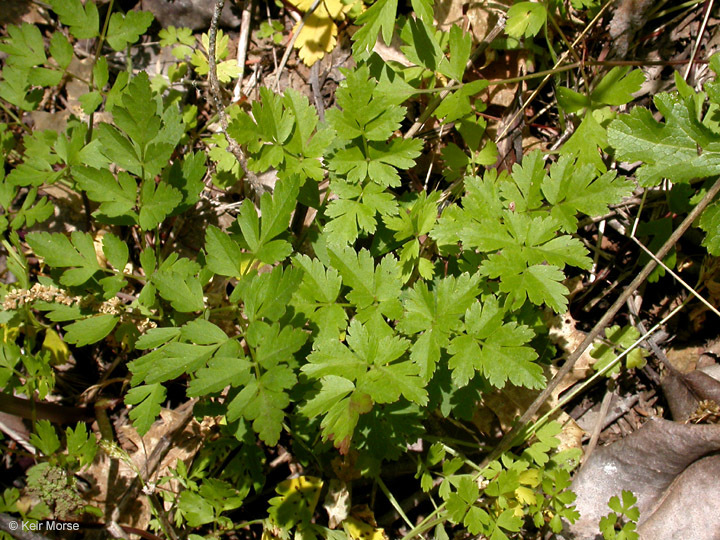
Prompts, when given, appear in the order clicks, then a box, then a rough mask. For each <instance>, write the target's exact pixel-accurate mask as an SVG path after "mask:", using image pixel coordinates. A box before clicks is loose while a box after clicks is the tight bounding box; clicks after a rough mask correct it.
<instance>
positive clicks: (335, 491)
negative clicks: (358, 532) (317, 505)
mask: <svg viewBox="0 0 720 540" xmlns="http://www.w3.org/2000/svg"><path fill="white" fill-rule="evenodd" d="M323 507H324V508H325V510H326V511H327V513H328V527H330V528H331V529H335V528H336V527H337V526H338V525H340V524H341V523H342V522H343V521H345V519H346V518H347V517H348V516H349V515H350V490H349V489H348V486H347V484H346V483H345V482H343V481H342V480H337V479H334V478H333V479H332V480H330V485H329V486H328V492H327V495H326V496H325V501H323Z"/></svg>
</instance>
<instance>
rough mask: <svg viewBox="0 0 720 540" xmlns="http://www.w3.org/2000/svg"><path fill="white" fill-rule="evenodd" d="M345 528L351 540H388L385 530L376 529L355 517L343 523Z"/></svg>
mask: <svg viewBox="0 0 720 540" xmlns="http://www.w3.org/2000/svg"><path fill="white" fill-rule="evenodd" d="M343 528H344V529H345V532H346V533H348V536H350V538H351V540H388V537H387V535H386V534H385V530H384V529H376V528H375V527H373V526H372V525H368V524H367V523H365V522H364V521H360V520H359V519H355V518H353V517H349V518H347V519H346V520H345V521H343Z"/></svg>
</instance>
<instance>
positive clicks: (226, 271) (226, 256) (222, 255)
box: [205, 225, 250, 277]
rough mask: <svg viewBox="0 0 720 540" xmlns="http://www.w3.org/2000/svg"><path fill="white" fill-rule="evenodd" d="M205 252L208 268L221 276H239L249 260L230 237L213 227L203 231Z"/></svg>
mask: <svg viewBox="0 0 720 540" xmlns="http://www.w3.org/2000/svg"><path fill="white" fill-rule="evenodd" d="M205 251H206V252H207V265H208V268H210V270H212V271H213V272H214V273H216V274H219V275H221V276H231V277H233V276H241V275H242V274H243V271H244V269H245V266H246V265H247V263H248V262H249V259H250V256H249V255H248V254H244V253H243V251H242V250H241V249H240V246H239V245H238V243H237V242H236V241H235V240H233V239H232V238H231V237H230V235H228V234H226V233H224V232H223V231H221V230H220V229H218V228H217V227H215V226H214V225H210V226H208V228H207V229H206V230H205Z"/></svg>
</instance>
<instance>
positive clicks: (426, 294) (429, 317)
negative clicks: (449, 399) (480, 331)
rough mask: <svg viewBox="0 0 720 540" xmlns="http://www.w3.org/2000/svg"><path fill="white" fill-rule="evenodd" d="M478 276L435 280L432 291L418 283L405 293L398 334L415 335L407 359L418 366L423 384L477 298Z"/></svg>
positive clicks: (478, 289) (467, 275)
mask: <svg viewBox="0 0 720 540" xmlns="http://www.w3.org/2000/svg"><path fill="white" fill-rule="evenodd" d="M479 281H480V275H479V274H474V275H472V276H471V275H469V274H467V273H465V274H462V275H461V276H459V277H457V278H455V277H454V276H447V277H445V278H442V279H439V280H436V281H435V282H434V283H433V287H432V290H430V289H429V288H428V285H427V283H425V282H422V281H419V282H417V283H415V286H414V287H413V288H412V289H410V290H406V291H404V295H403V307H404V309H405V313H404V315H403V317H402V319H401V320H400V322H399V323H398V330H400V331H401V332H403V333H404V334H406V335H417V334H419V336H418V337H417V339H416V341H415V342H414V343H413V344H412V346H411V348H410V350H411V356H410V358H411V359H412V360H413V362H415V363H416V364H418V366H420V369H421V373H422V374H423V377H424V378H425V380H430V378H431V377H432V375H433V373H434V372H435V366H436V365H437V362H438V360H440V354H441V351H442V350H443V349H445V348H447V346H448V344H449V343H450V335H451V333H452V332H455V331H457V330H459V329H460V328H461V327H462V321H461V318H462V316H463V315H464V314H465V312H466V311H467V310H468V309H469V308H470V306H471V305H472V304H473V302H474V301H475V298H476V297H477V296H478V295H479V294H480V288H479V286H478V283H479Z"/></svg>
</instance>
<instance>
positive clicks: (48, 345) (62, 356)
mask: <svg viewBox="0 0 720 540" xmlns="http://www.w3.org/2000/svg"><path fill="white" fill-rule="evenodd" d="M42 350H43V351H48V352H49V353H50V364H52V365H53V366H59V365H60V364H64V363H65V362H67V359H68V357H69V356H70V349H68V346H67V345H66V344H65V342H64V341H63V340H62V338H61V337H60V336H59V335H58V333H57V332H56V331H55V330H52V329H50V328H48V329H47V330H45V339H44V340H43V344H42Z"/></svg>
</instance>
